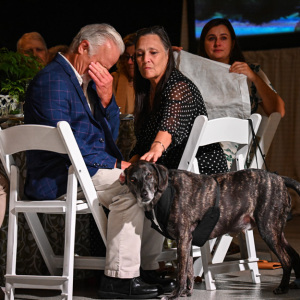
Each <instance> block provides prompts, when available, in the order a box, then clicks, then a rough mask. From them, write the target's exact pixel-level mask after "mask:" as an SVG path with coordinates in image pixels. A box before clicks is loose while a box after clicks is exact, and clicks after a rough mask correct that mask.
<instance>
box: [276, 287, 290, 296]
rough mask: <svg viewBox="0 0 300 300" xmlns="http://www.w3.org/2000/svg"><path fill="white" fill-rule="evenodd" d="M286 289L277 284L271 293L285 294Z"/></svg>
mask: <svg viewBox="0 0 300 300" xmlns="http://www.w3.org/2000/svg"><path fill="white" fill-rule="evenodd" d="M288 291H289V289H288V288H282V287H280V286H279V287H278V288H276V289H275V290H274V291H273V293H274V294H275V295H280V294H286V293H287V292H288Z"/></svg>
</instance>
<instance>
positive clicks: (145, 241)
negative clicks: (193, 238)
mask: <svg viewBox="0 0 300 300" xmlns="http://www.w3.org/2000/svg"><path fill="white" fill-rule="evenodd" d="M121 172H122V170H120V169H100V170H98V172H97V173H96V174H95V175H94V176H93V177H92V181H93V183H94V186H95V188H96V191H97V194H98V198H99V201H100V203H101V204H102V205H104V206H105V207H107V208H108V209H109V210H110V212H109V215H108V226H107V249H106V266H105V275H107V276H111V277H118V278H133V277H137V276H139V272H140V271H139V268H140V266H141V267H142V268H143V269H145V270H155V269H158V261H157V258H158V256H159V254H160V253H161V250H162V247H163V241H164V237H163V236H162V235H161V234H159V233H158V232H157V231H155V230H154V229H152V228H151V226H150V225H151V222H150V221H149V220H148V219H146V217H145V213H144V210H143V209H142V208H141V207H139V206H138V205H137V201H136V199H135V197H134V196H133V195H132V194H131V193H130V192H129V189H128V187H127V186H126V185H121V184H120V183H119V176H120V174H121Z"/></svg>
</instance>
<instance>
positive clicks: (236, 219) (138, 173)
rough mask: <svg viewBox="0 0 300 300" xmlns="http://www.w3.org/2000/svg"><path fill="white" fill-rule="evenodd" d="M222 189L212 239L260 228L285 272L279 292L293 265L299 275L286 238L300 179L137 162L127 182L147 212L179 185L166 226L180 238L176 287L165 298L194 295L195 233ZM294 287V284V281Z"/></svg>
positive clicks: (284, 289) (299, 263)
mask: <svg viewBox="0 0 300 300" xmlns="http://www.w3.org/2000/svg"><path fill="white" fill-rule="evenodd" d="M214 178H215V179H216V180H217V181H218V183H219V187H220V204H219V206H220V218H219V221H218V222H217V224H216V226H215V228H214V230H213V231H212V233H211V235H210V239H212V238H215V237H219V236H221V235H223V234H226V233H238V232H241V231H244V230H247V229H250V228H253V227H255V226H256V227H257V228H258V231H259V233H260V235H261V237H262V239H263V240H264V241H265V242H266V244H267V245H268V246H269V248H270V249H271V250H272V251H273V252H274V253H275V254H276V256H277V257H278V259H279V261H280V263H281V265H282V268H283V276H282V280H281V283H280V285H279V286H278V287H277V288H276V289H275V290H274V293H275V294H283V293H287V292H288V289H289V281H290V275H291V270H292V268H293V269H294V271H295V275H296V278H297V279H298V280H299V279H300V257H299V254H298V253H297V252H296V251H295V250H294V249H293V248H292V247H291V246H290V245H289V243H288V242H287V240H286V239H285V237H284V233H283V230H284V227H285V224H286V220H287V216H288V214H289V212H290V210H291V202H290V197H289V194H288V191H287V187H289V188H292V189H294V190H295V191H296V192H297V193H298V194H299V195H300V183H299V182H297V181H295V180H293V179H291V178H288V177H284V176H279V175H276V174H273V173H269V172H266V171H264V170H254V169H247V170H242V171H237V172H229V173H224V174H216V175H211V176H207V175H197V174H194V173H191V172H187V171H180V170H168V169H167V168H165V167H164V166H161V165H157V164H153V163H149V162H145V161H139V162H138V163H135V164H132V165H131V166H130V167H129V168H127V169H126V170H125V177H124V175H123V178H122V176H121V177H120V181H121V183H126V184H127V185H128V187H129V189H130V191H131V192H132V193H133V194H134V195H135V196H136V198H137V201H138V204H139V205H140V206H141V207H143V208H144V209H145V210H146V211H149V210H151V209H152V208H153V207H154V206H155V205H156V203H157V202H158V201H159V200H160V197H161V194H162V193H163V192H164V190H165V189H166V187H167V185H168V180H169V181H170V182H171V184H172V185H173V187H174V188H175V196H174V200H173V204H172V207H171V211H170V215H169V221H168V225H167V229H168V232H169V234H170V235H171V237H173V238H174V239H175V240H176V241H177V252H178V275H177V287H176V289H175V290H174V291H173V293H172V294H171V295H170V296H169V297H168V296H165V297H164V298H163V299H177V298H178V297H179V296H190V295H191V294H192V291H193V282H194V280H193V261H192V257H190V255H189V254H190V250H191V242H192V232H193V230H194V229H195V227H196V225H197V224H198V222H199V221H200V220H201V219H202V217H203V215H204V213H205V212H206V210H207V209H208V208H209V207H211V206H213V205H214V203H215V200H216V189H217V183H216V181H215V180H214ZM290 287H294V288H295V287H296V286H295V283H292V284H291V285H290Z"/></svg>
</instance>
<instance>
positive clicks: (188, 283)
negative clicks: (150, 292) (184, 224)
mask: <svg viewBox="0 0 300 300" xmlns="http://www.w3.org/2000/svg"><path fill="white" fill-rule="evenodd" d="M191 243H192V235H191V234H190V231H189V230H185V231H184V232H181V233H180V236H179V238H178V239H177V260H178V272H177V286H176V289H175V290H174V291H173V292H172V293H171V295H170V296H164V297H163V298H162V299H161V300H171V299H172V300H173V299H178V298H179V297H180V296H191V294H192V292H193V274H192V278H191V277H190V274H191V273H193V261H192V259H193V258H192V257H191V256H190V252H191ZM190 268H192V270H190Z"/></svg>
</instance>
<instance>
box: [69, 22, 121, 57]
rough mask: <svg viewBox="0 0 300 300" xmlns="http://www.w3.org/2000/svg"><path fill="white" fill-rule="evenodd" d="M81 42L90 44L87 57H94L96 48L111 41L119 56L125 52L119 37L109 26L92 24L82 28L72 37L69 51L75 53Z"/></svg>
mask: <svg viewBox="0 0 300 300" xmlns="http://www.w3.org/2000/svg"><path fill="white" fill-rule="evenodd" d="M83 40H87V41H88V42H89V44H90V47H89V55H94V54H95V53H96V52H97V49H98V47H99V46H102V45H104V44H105V43H106V42H107V40H110V41H112V42H113V43H114V44H115V45H116V46H117V47H118V48H119V50H120V54H122V53H123V52H124V50H125V46H124V42H123V39H122V37H121V35H120V34H119V33H118V32H117V31H116V30H115V28H114V27H112V26H111V25H109V24H92V25H86V26H84V27H82V28H81V29H80V31H79V32H78V33H77V35H76V36H75V37H74V39H73V41H72V43H71V45H70V50H71V51H73V52H74V51H76V50H77V49H78V47H79V45H80V43H81V42H82V41H83Z"/></svg>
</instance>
